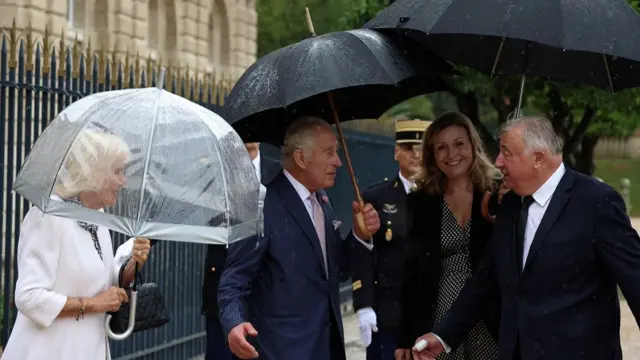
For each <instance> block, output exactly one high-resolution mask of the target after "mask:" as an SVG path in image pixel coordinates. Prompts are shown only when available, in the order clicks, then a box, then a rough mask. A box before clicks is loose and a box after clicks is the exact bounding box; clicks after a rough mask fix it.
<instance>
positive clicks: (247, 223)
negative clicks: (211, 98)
mask: <svg viewBox="0 0 640 360" xmlns="http://www.w3.org/2000/svg"><path fill="white" fill-rule="evenodd" d="M162 77H163V76H162V75H161V81H160V82H159V83H160V84H162V83H163V82H164V81H163V79H162ZM120 186H121V187H120ZM110 189H113V190H112V191H111V190H110ZM14 190H15V191H16V192H17V193H18V194H20V195H22V196H23V197H24V198H26V199H27V200H29V201H30V202H31V203H33V204H34V205H35V206H37V207H38V208H40V209H41V210H42V211H43V212H44V213H46V214H52V215H57V216H62V217H68V218H73V219H75V220H80V221H85V222H88V223H92V224H96V225H102V226H105V227H107V228H110V229H112V230H115V231H117V232H120V233H123V234H125V235H128V236H132V237H147V238H152V239H158V240H172V241H184V242H198V243H208V244H228V243H231V242H233V241H237V240H240V239H244V238H247V237H250V236H253V235H256V234H258V233H259V232H260V231H261V228H262V204H263V200H264V196H265V188H264V187H263V186H261V185H260V182H259V181H258V178H257V176H256V173H255V170H254V167H253V164H252V163H251V159H250V158H249V155H248V153H247V151H246V148H245V146H244V144H243V142H242V140H241V139H240V137H239V136H238V134H237V133H236V132H235V131H234V130H233V129H232V128H231V126H230V125H229V124H228V123H227V122H226V121H225V120H224V119H223V118H222V117H220V116H218V115H217V114H215V113H213V112H211V111H210V110H208V109H205V108H204V107H202V106H199V105H197V104H195V103H193V102H191V101H189V100H187V99H184V98H182V97H179V96H177V95H174V94H172V93H170V92H168V91H165V90H163V89H161V88H145V89H129V90H118V91H108V92H103V93H97V94H94V95H91V96H88V97H85V98H83V99H80V100H78V101H76V102H74V103H73V104H71V105H70V106H68V107H67V108H66V109H65V110H63V111H62V112H61V113H60V114H58V116H57V117H56V118H55V119H54V120H53V121H52V122H51V123H50V124H49V126H48V127H47V128H46V129H45V130H44V132H43V133H42V135H40V137H39V138H38V140H37V141H36V143H35V144H34V146H33V148H32V149H31V152H30V154H29V156H28V157H27V159H26V161H25V163H24V166H23V167H22V169H21V170H20V172H19V174H18V176H17V179H16V181H15V183H14ZM110 191H111V192H110ZM86 192H94V193H96V192H99V193H101V194H102V195H101V196H109V195H110V196H112V197H113V198H114V199H113V200H114V201H113V205H111V206H108V207H104V208H103V209H100V210H92V209H89V208H87V207H84V206H82V205H79V202H78V201H74V200H77V196H78V195H79V194H80V193H86ZM105 194H106V195H105ZM134 290H135V286H134ZM133 293H134V292H132V302H131V309H132V311H135V306H134V303H135V301H134V299H135V297H134V296H133ZM134 320H135V313H134V314H133V316H130V324H131V326H130V327H131V328H133V321H134ZM131 330H132V329H131ZM109 335H110V337H112V338H118V336H119V335H115V334H112V333H110V334H109ZM122 335H126V336H128V334H126V333H125V334H122ZM126 336H124V337H126ZM120 337H122V336H120Z"/></svg>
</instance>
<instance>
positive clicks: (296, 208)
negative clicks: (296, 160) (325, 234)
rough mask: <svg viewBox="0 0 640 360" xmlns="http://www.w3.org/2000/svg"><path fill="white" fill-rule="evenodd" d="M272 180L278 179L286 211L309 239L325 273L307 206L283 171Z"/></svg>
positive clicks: (316, 236) (318, 243)
mask: <svg viewBox="0 0 640 360" xmlns="http://www.w3.org/2000/svg"><path fill="white" fill-rule="evenodd" d="M274 181H278V192H279V194H280V196H281V197H282V198H283V199H284V201H285V207H286V208H287V211H288V212H289V214H290V215H291V217H293V219H294V220H295V221H296V223H297V224H298V226H300V229H302V231H303V232H304V234H305V235H306V238H307V240H309V242H310V243H311V246H312V247H313V252H314V253H315V254H316V258H317V259H318V261H319V262H320V266H321V267H322V269H323V271H325V273H326V269H325V266H324V258H323V256H322V249H321V248H320V240H319V239H318V234H316V229H315V227H314V226H313V222H312V221H311V218H310V217H309V212H308V211H307V207H306V206H305V205H304V203H303V201H302V199H301V198H300V196H299V195H298V193H297V192H296V190H295V189H294V188H293V185H292V184H291V183H290V182H289V179H287V178H286V176H284V173H280V175H278V177H277V178H276V179H275V180H274Z"/></svg>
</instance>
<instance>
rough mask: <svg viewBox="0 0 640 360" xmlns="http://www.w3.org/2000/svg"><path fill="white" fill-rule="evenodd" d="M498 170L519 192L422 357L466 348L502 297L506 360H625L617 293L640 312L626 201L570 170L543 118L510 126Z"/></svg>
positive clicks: (636, 247)
mask: <svg viewBox="0 0 640 360" xmlns="http://www.w3.org/2000/svg"><path fill="white" fill-rule="evenodd" d="M496 165H497V166H498V167H499V168H500V169H501V170H502V172H503V174H504V176H505V181H506V186H507V187H509V188H510V189H511V190H512V191H511V192H509V193H507V194H505V195H504V196H503V198H502V202H501V204H500V206H499V208H498V212H497V215H496V222H495V226H494V233H493V236H492V239H491V244H490V246H489V248H488V251H487V254H486V256H485V258H484V259H483V261H482V263H481V265H480V267H479V269H478V271H477V272H476V273H475V274H474V276H473V277H472V278H471V279H470V280H469V281H468V282H467V285H466V286H465V287H464V289H463V290H462V292H461V293H460V296H459V297H458V299H457V301H456V302H455V303H454V305H453V306H452V307H451V309H450V310H449V312H448V314H447V316H445V317H444V319H443V320H442V321H441V322H440V323H439V324H437V325H436V326H435V327H434V329H433V333H430V334H427V335H424V336H422V337H421V338H419V339H418V340H417V343H416V347H414V359H416V360H423V359H434V358H435V356H437V355H438V354H440V353H441V352H443V351H448V350H449V349H450V347H455V346H457V345H458V344H459V343H460V342H461V341H462V340H463V339H464V338H465V337H466V335H467V333H468V332H469V330H470V329H471V328H472V327H473V326H474V325H475V324H476V323H477V322H478V319H479V317H480V316H481V314H482V310H483V309H484V306H485V304H486V300H487V298H488V297H489V294H491V293H492V292H498V293H499V294H500V295H501V299H502V310H501V314H502V317H501V318H502V321H501V324H500V337H499V344H498V347H499V355H498V359H499V360H514V359H517V360H543V359H544V360H565V359H581V360H621V359H622V350H621V347H620V304H619V300H618V291H617V286H619V287H620V289H621V290H622V292H623V294H624V296H625V298H626V300H627V303H628V304H629V307H630V308H631V311H632V312H633V314H634V316H635V317H636V321H637V320H638V316H639V315H640V287H638V284H640V239H639V238H638V233H637V232H636V231H635V230H634V229H633V227H632V226H631V223H630V221H629V218H628V216H627V214H626V212H625V204H624V202H623V200H622V198H621V197H620V195H619V194H618V193H617V192H616V191H615V190H614V189H612V188H611V187H609V186H608V185H606V184H604V183H601V182H600V181H598V180H596V179H594V178H591V177H587V176H585V175H582V174H579V173H577V172H575V171H573V170H570V169H566V168H565V166H564V164H563V160H562V147H561V144H560V140H559V139H558V137H557V136H556V134H555V132H554V130H553V127H552V126H551V123H550V122H549V121H548V120H547V119H544V118H521V119H516V120H513V121H511V122H509V123H507V124H506V126H505V128H504V129H503V131H502V134H501V138H500V154H499V156H498V159H497V160H496ZM421 340H426V348H425V349H424V350H422V351H418V349H417V348H419V347H421V346H419V343H421V344H422V345H424V342H422V341H421Z"/></svg>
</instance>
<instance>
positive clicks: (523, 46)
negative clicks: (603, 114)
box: [364, 0, 640, 91]
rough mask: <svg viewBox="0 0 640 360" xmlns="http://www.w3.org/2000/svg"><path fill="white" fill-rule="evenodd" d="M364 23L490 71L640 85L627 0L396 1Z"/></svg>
mask: <svg viewBox="0 0 640 360" xmlns="http://www.w3.org/2000/svg"><path fill="white" fill-rule="evenodd" d="M364 28H368V29H377V30H387V31H392V32H394V33H395V32H401V33H403V34H405V35H408V36H409V37H413V38H416V39H420V40H421V41H423V42H424V43H425V44H426V45H427V46H428V47H429V48H430V49H431V50H433V52H435V53H436V54H437V55H439V56H441V57H443V58H444V59H446V60H449V61H452V62H454V63H457V64H463V65H466V66H469V67H472V68H475V69H477V70H480V71H482V72H485V73H490V74H496V75H534V76H541V77H549V78H555V79H560V80H570V81H577V82H580V83H583V84H587V85H591V86H596V87H600V88H604V89H606V90H610V91H619V90H622V89H625V88H630V87H636V86H640V76H638V69H640V41H638V39H640V16H639V15H638V13H637V12H636V11H635V10H634V9H633V8H631V6H630V5H629V4H628V3H627V2H626V1H625V0H608V1H604V0H581V1H573V0H572V1H569V0H559V1H536V0H513V1H498V0H397V1H395V2H394V3H393V4H392V5H390V6H389V7H388V8H387V9H385V10H383V11H381V12H380V13H379V14H378V15H377V16H376V17H375V18H373V19H372V20H370V21H369V22H368V23H366V24H365V25H364Z"/></svg>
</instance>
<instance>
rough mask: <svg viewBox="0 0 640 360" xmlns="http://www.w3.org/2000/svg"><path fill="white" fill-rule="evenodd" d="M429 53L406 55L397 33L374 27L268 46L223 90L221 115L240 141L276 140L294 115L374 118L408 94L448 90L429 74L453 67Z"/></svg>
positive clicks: (275, 142) (279, 142)
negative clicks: (333, 108) (332, 105)
mask: <svg viewBox="0 0 640 360" xmlns="http://www.w3.org/2000/svg"><path fill="white" fill-rule="evenodd" d="M452 71H453V70H452V68H451V66H450V65H448V64H447V63H446V62H444V61H442V60H439V59H437V58H435V57H430V56H428V54H419V53H415V54H411V56H407V54H406V52H405V51H404V46H403V44H402V43H401V42H399V41H398V39H393V38H392V37H391V36H387V35H384V34H380V33H379V32H376V31H372V30H363V29H361V30H351V31H341V32H334V33H329V34H325V35H320V36H316V37H312V38H309V39H305V40H303V41H301V42H299V43H296V44H293V45H289V46H287V47H284V48H282V49H279V50H276V51H274V52H272V53H269V54H267V55H265V56H264V57H262V58H261V59H259V60H258V61H257V62H255V63H254V64H253V65H251V67H249V69H247V71H246V72H245V73H244V74H243V75H242V77H240V79H239V80H238V82H237V83H236V85H235V86H234V87H233V89H232V90H231V92H230V94H229V95H228V97H227V101H226V106H225V110H224V114H225V118H226V119H227V121H229V123H230V124H231V125H232V126H233V127H234V129H235V130H236V131H237V132H238V134H239V135H240V136H241V137H242V139H243V140H244V141H246V142H250V141H261V142H268V143H271V144H273V145H276V146H278V145H281V144H282V141H283V137H284V133H285V129H286V128H287V126H288V125H289V123H290V122H291V121H293V120H295V119H296V118H297V117H299V116H303V115H314V116H320V117H322V118H324V119H326V120H330V119H331V118H332V114H331V111H330V107H329V103H328V101H327V93H328V92H331V93H332V95H333V98H334V100H335V105H336V108H337V111H338V117H339V119H340V121H346V120H352V119H370V118H378V117H380V115H382V114H383V113H384V112H385V111H386V110H388V109H389V108H390V107H392V106H393V105H395V104H397V103H399V102H401V101H403V100H406V99H408V98H411V97H414V96H417V95H421V94H425V93H429V92H432V91H439V90H444V89H446V83H444V81H443V80H442V79H441V78H440V77H439V76H437V75H436V74H435V73H436V72H438V73H443V72H452Z"/></svg>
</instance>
